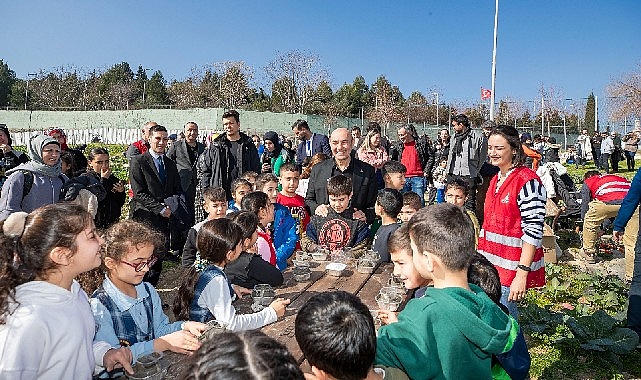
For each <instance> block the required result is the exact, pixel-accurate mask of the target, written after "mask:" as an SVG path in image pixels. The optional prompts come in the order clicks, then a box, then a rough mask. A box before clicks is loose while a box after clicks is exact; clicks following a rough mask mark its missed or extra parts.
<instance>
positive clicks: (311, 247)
mask: <svg viewBox="0 0 641 380" xmlns="http://www.w3.org/2000/svg"><path fill="white" fill-rule="evenodd" d="M318 248H320V245H318V244H314V243H312V244H310V245H309V247H307V252H316V251H318Z"/></svg>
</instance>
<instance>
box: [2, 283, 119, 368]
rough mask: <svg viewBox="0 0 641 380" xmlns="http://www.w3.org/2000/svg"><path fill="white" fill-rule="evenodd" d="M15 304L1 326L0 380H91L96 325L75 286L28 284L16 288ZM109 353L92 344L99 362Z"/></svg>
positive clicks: (100, 344) (87, 305) (84, 299)
mask: <svg viewBox="0 0 641 380" xmlns="http://www.w3.org/2000/svg"><path fill="white" fill-rule="evenodd" d="M16 300H17V301H18V303H19V305H16V304H12V305H11V307H12V309H11V310H15V311H14V312H13V313H12V314H11V315H9V316H7V317H6V324H4V325H0V379H5V380H7V379H91V375H92V373H93V370H94V367H95V358H94V344H93V336H94V334H95V331H96V326H95V323H94V320H93V315H92V314H91V308H90V307H89V299H88V298H87V295H86V294H85V292H84V291H83V290H82V289H81V288H80V285H79V284H78V283H77V282H75V281H74V282H73V283H72V285H71V291H68V290H66V289H64V288H61V287H59V286H56V285H53V284H50V283H48V282H44V281H31V282H27V283H25V284H22V285H20V286H18V287H17V288H16ZM109 348H110V347H109V346H108V345H107V346H105V345H104V344H103V343H101V342H100V343H97V344H96V349H97V353H96V356H98V357H100V361H101V360H102V356H103V355H104V353H105V352H106V351H107V350H108V349H109ZM98 351H99V353H98Z"/></svg>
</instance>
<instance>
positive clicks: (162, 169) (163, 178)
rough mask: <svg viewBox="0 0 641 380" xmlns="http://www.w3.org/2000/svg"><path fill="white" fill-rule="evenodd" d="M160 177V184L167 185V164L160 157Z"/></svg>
mask: <svg viewBox="0 0 641 380" xmlns="http://www.w3.org/2000/svg"><path fill="white" fill-rule="evenodd" d="M158 176H159V177H160V182H162V183H165V181H166V180H167V173H165V163H164V162H163V160H162V156H160V157H158Z"/></svg>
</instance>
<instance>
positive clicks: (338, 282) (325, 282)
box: [163, 262, 394, 379]
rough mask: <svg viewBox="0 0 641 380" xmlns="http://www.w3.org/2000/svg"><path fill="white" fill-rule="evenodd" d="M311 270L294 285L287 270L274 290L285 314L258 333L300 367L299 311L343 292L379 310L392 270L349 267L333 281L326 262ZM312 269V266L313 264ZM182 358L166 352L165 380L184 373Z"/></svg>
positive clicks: (247, 300) (243, 302)
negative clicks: (275, 343)
mask: <svg viewBox="0 0 641 380" xmlns="http://www.w3.org/2000/svg"><path fill="white" fill-rule="evenodd" d="M316 264H317V265H316V266H315V267H314V266H312V268H311V270H312V275H311V278H310V280H309V281H304V282H296V281H295V280H294V278H293V273H292V270H290V269H288V270H286V271H285V272H284V273H283V277H284V278H285V282H284V284H283V286H281V287H278V288H276V297H280V298H289V299H290V300H291V303H290V304H289V305H288V306H287V308H286V310H285V315H284V317H281V318H279V319H278V321H277V322H275V323H272V324H270V325H267V326H265V327H263V328H262V329H261V331H263V332H264V333H265V334H267V335H268V336H270V337H272V338H274V339H276V340H277V341H279V342H281V343H282V344H284V345H285V346H286V347H287V349H288V350H289V352H291V353H292V355H293V356H294V358H295V359H296V360H297V361H298V363H299V364H302V365H303V367H305V365H304V364H303V362H304V360H305V358H304V356H303V353H302V352H301V350H300V348H299V347H298V343H297V342H296V337H295V335H294V322H295V320H296V315H297V314H298V310H300V308H301V307H302V306H303V305H304V304H305V303H306V302H307V301H308V300H309V299H310V298H311V297H312V296H314V295H315V294H318V293H322V292H328V291H335V290H343V291H346V292H349V293H352V294H355V295H357V296H358V297H359V298H360V299H361V301H362V302H363V303H364V304H365V305H367V306H368V307H369V308H370V309H371V310H376V309H378V305H377V304H376V300H375V297H376V295H377V294H378V292H379V290H380V289H381V288H382V287H383V286H385V285H387V282H388V280H389V278H390V275H391V274H392V272H393V270H394V266H393V265H392V264H390V263H384V264H380V265H378V266H377V267H376V268H375V270H374V271H373V272H372V273H359V272H357V271H356V269H355V268H354V266H348V268H347V269H346V270H345V271H343V274H342V276H339V277H336V276H331V275H329V274H327V273H326V271H325V265H326V264H327V263H326V262H321V263H316ZM312 265H315V264H314V263H312ZM251 303H252V300H251V297H250V296H245V297H243V298H242V299H240V300H238V301H236V302H235V303H234V306H235V307H236V311H237V312H238V313H239V314H245V313H251V312H252V310H251ZM185 358H186V357H185V356H183V355H179V354H175V353H172V352H166V353H165V357H164V358H163V361H164V362H165V365H168V366H170V367H169V369H168V372H167V375H166V377H165V378H166V379H175V378H178V377H179V375H180V374H181V373H182V372H183V370H184V368H185V366H186V364H187V360H184V359H185Z"/></svg>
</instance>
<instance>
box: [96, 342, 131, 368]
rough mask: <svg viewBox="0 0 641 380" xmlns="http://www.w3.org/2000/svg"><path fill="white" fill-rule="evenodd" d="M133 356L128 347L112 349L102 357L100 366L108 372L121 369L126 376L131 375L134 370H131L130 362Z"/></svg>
mask: <svg viewBox="0 0 641 380" xmlns="http://www.w3.org/2000/svg"><path fill="white" fill-rule="evenodd" d="M132 359H133V355H132V354H131V350H130V349H129V347H120V348H112V349H110V350H109V351H107V352H105V355H104V356H103V357H102V364H103V366H104V367H105V368H106V369H107V371H108V372H111V371H113V370H114V368H123V369H124V370H125V371H126V372H127V373H128V374H133V373H134V370H133V368H131V361H132Z"/></svg>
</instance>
